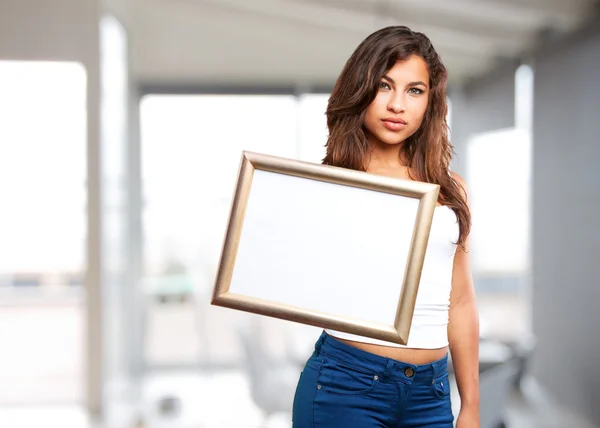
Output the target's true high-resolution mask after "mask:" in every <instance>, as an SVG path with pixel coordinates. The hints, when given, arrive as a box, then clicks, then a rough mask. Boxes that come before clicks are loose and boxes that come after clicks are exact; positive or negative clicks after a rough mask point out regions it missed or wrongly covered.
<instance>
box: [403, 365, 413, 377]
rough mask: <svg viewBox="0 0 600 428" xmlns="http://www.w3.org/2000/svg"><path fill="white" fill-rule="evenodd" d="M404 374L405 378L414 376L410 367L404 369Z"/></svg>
mask: <svg viewBox="0 0 600 428" xmlns="http://www.w3.org/2000/svg"><path fill="white" fill-rule="evenodd" d="M404 374H405V375H406V377H413V375H414V374H415V371H414V370H413V369H411V368H410V367H408V368H406V369H404Z"/></svg>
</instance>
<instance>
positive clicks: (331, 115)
mask: <svg viewBox="0 0 600 428" xmlns="http://www.w3.org/2000/svg"><path fill="white" fill-rule="evenodd" d="M411 55H418V56H420V57H421V58H423V60H424V61H425V63H426V64H427V68H428V71H429V87H430V88H431V89H430V91H429V103H428V106H427V111H426V112H425V116H424V118H423V122H422V123H421V126H420V127H419V129H418V130H417V131H416V132H415V133H414V134H413V135H411V136H410V137H409V138H407V139H406V140H405V141H404V142H403V143H402V147H401V152H400V155H401V157H402V158H403V159H405V160H406V161H407V162H408V165H407V166H408V168H409V176H410V178H411V179H413V180H417V181H424V182H428V183H434V184H438V185H439V186H440V196H439V202H440V203H442V204H444V205H447V206H449V207H450V208H452V210H453V211H454V212H455V213H456V216H457V218H458V223H459V230H460V235H459V239H458V244H459V245H462V246H463V247H464V244H465V240H466V237H467V236H468V235H469V231H470V228H471V213H470V211H469V206H468V204H467V201H466V192H465V189H464V188H463V187H462V185H461V184H460V183H459V182H457V181H456V180H455V179H454V178H453V177H452V176H451V175H450V172H449V167H450V161H451V159H452V155H453V153H454V148H453V146H452V145H451V144H450V140H449V138H448V123H447V121H446V114H447V112H448V105H447V102H446V84H447V81H448V72H447V71H446V67H445V66H444V64H443V63H442V60H441V59H440V57H439V55H438V53H437V52H436V51H435V49H434V48H433V45H432V44H431V41H430V40H429V39H428V38H427V36H425V35H424V34H422V33H418V32H414V31H411V30H410V29H409V28H407V27H404V26H394V27H386V28H383V29H381V30H379V31H376V32H375V33H373V34H371V35H370V36H368V37H367V38H366V39H365V40H364V41H363V42H362V43H361V44H360V45H359V46H358V47H357V48H356V50H355V51H354V53H353V54H352V56H351V57H350V59H348V61H347V62H346V65H345V66H344V68H343V70H342V72H341V74H340V76H339V77H338V79H337V82H336V84H335V87H334V88H333V91H332V93H331V96H330V98H329V102H328V105H327V113H326V114H327V127H328V128H329V137H328V139H327V144H326V145H325V147H326V156H325V158H324V159H323V163H324V164H326V165H334V166H339V167H342V168H350V169H355V170H359V171H365V170H366V166H365V163H366V160H367V159H368V155H369V146H368V142H367V135H366V133H365V128H364V125H363V123H364V119H365V114H366V109H367V107H368V106H369V105H370V104H371V102H372V101H373V100H374V99H375V96H376V95H377V92H378V88H379V84H380V82H381V79H382V77H383V76H384V75H385V74H386V73H387V72H388V70H390V69H391V68H392V67H393V66H394V64H395V63H396V61H401V60H406V59H408V58H409V57H410V56H411Z"/></svg>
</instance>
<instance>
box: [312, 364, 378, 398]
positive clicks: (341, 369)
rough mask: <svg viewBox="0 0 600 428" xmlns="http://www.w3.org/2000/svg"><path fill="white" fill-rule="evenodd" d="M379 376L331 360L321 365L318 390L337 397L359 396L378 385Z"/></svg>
mask: <svg viewBox="0 0 600 428" xmlns="http://www.w3.org/2000/svg"><path fill="white" fill-rule="evenodd" d="M378 381H379V375H377V374H376V373H373V372H371V371H369V370H362V369H360V368H357V367H352V366H347V365H345V364H343V363H339V362H336V361H332V360H325V361H324V362H323V364H322V365H321V370H320V372H319V378H318V381H317V382H318V384H319V385H318V388H319V389H320V390H322V391H325V392H327V393H331V394H338V395H361V394H367V393H369V392H370V391H371V390H372V389H373V388H374V387H375V386H376V385H377V383H378Z"/></svg>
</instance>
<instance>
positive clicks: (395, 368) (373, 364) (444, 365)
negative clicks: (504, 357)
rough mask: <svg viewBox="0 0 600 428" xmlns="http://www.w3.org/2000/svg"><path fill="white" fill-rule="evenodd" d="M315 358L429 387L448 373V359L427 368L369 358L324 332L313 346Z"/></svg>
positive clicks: (387, 359) (424, 365)
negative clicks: (320, 357) (424, 384)
mask: <svg viewBox="0 0 600 428" xmlns="http://www.w3.org/2000/svg"><path fill="white" fill-rule="evenodd" d="M315 355H317V356H319V355H321V356H325V357H329V358H331V359H333V360H335V361H337V362H340V363H342V364H346V365H349V366H354V367H357V368H361V369H367V370H369V371H372V372H374V373H379V374H381V375H383V376H386V377H388V378H390V379H396V380H408V381H410V382H413V383H431V382H432V381H433V380H434V379H437V378H439V377H440V376H442V375H444V374H445V373H447V371H448V355H446V356H444V358H442V359H440V360H437V361H433V362H431V363H427V364H418V365H415V364H410V363H405V362H402V361H398V360H394V359H392V358H386V357H382V356H380V355H376V354H372V353H370V352H367V351H363V350H362V349H358V348H355V347H353V346H350V345H348V344H346V343H344V342H341V341H339V340H337V339H336V338H334V337H332V336H330V335H329V334H327V333H326V332H323V333H322V334H321V337H319V339H318V340H317V343H316V344H315Z"/></svg>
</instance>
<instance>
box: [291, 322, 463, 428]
mask: <svg viewBox="0 0 600 428" xmlns="http://www.w3.org/2000/svg"><path fill="white" fill-rule="evenodd" d="M292 419H293V424H292V427H293V428H336V427H341V428H374V427H377V428H413V427H415V428H416V427H427V428H451V427H452V426H453V420H454V417H453V415H452V408H451V405H450V385H449V382H448V356H446V357H444V358H443V359H441V360H439V361H434V362H432V363H430V364H422V365H413V364H407V363H403V362H400V361H396V360H393V359H390V358H384V357H380V356H379V355H375V354H371V353H369V352H365V351H362V350H360V349H357V348H355V347H353V346H350V345H347V344H345V343H343V342H340V341H339V340H337V339H335V338H333V337H332V336H329V335H328V334H327V333H325V332H323V334H322V335H321V337H320V338H319V340H318V341H317V343H316V345H315V351H314V353H313V354H312V356H311V357H310V358H309V360H308V361H307V362H306V366H305V367H304V370H303V371H302V374H301V375H300V380H299V382H298V386H297V388H296V395H295V397H294V410H293V417H292Z"/></svg>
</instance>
